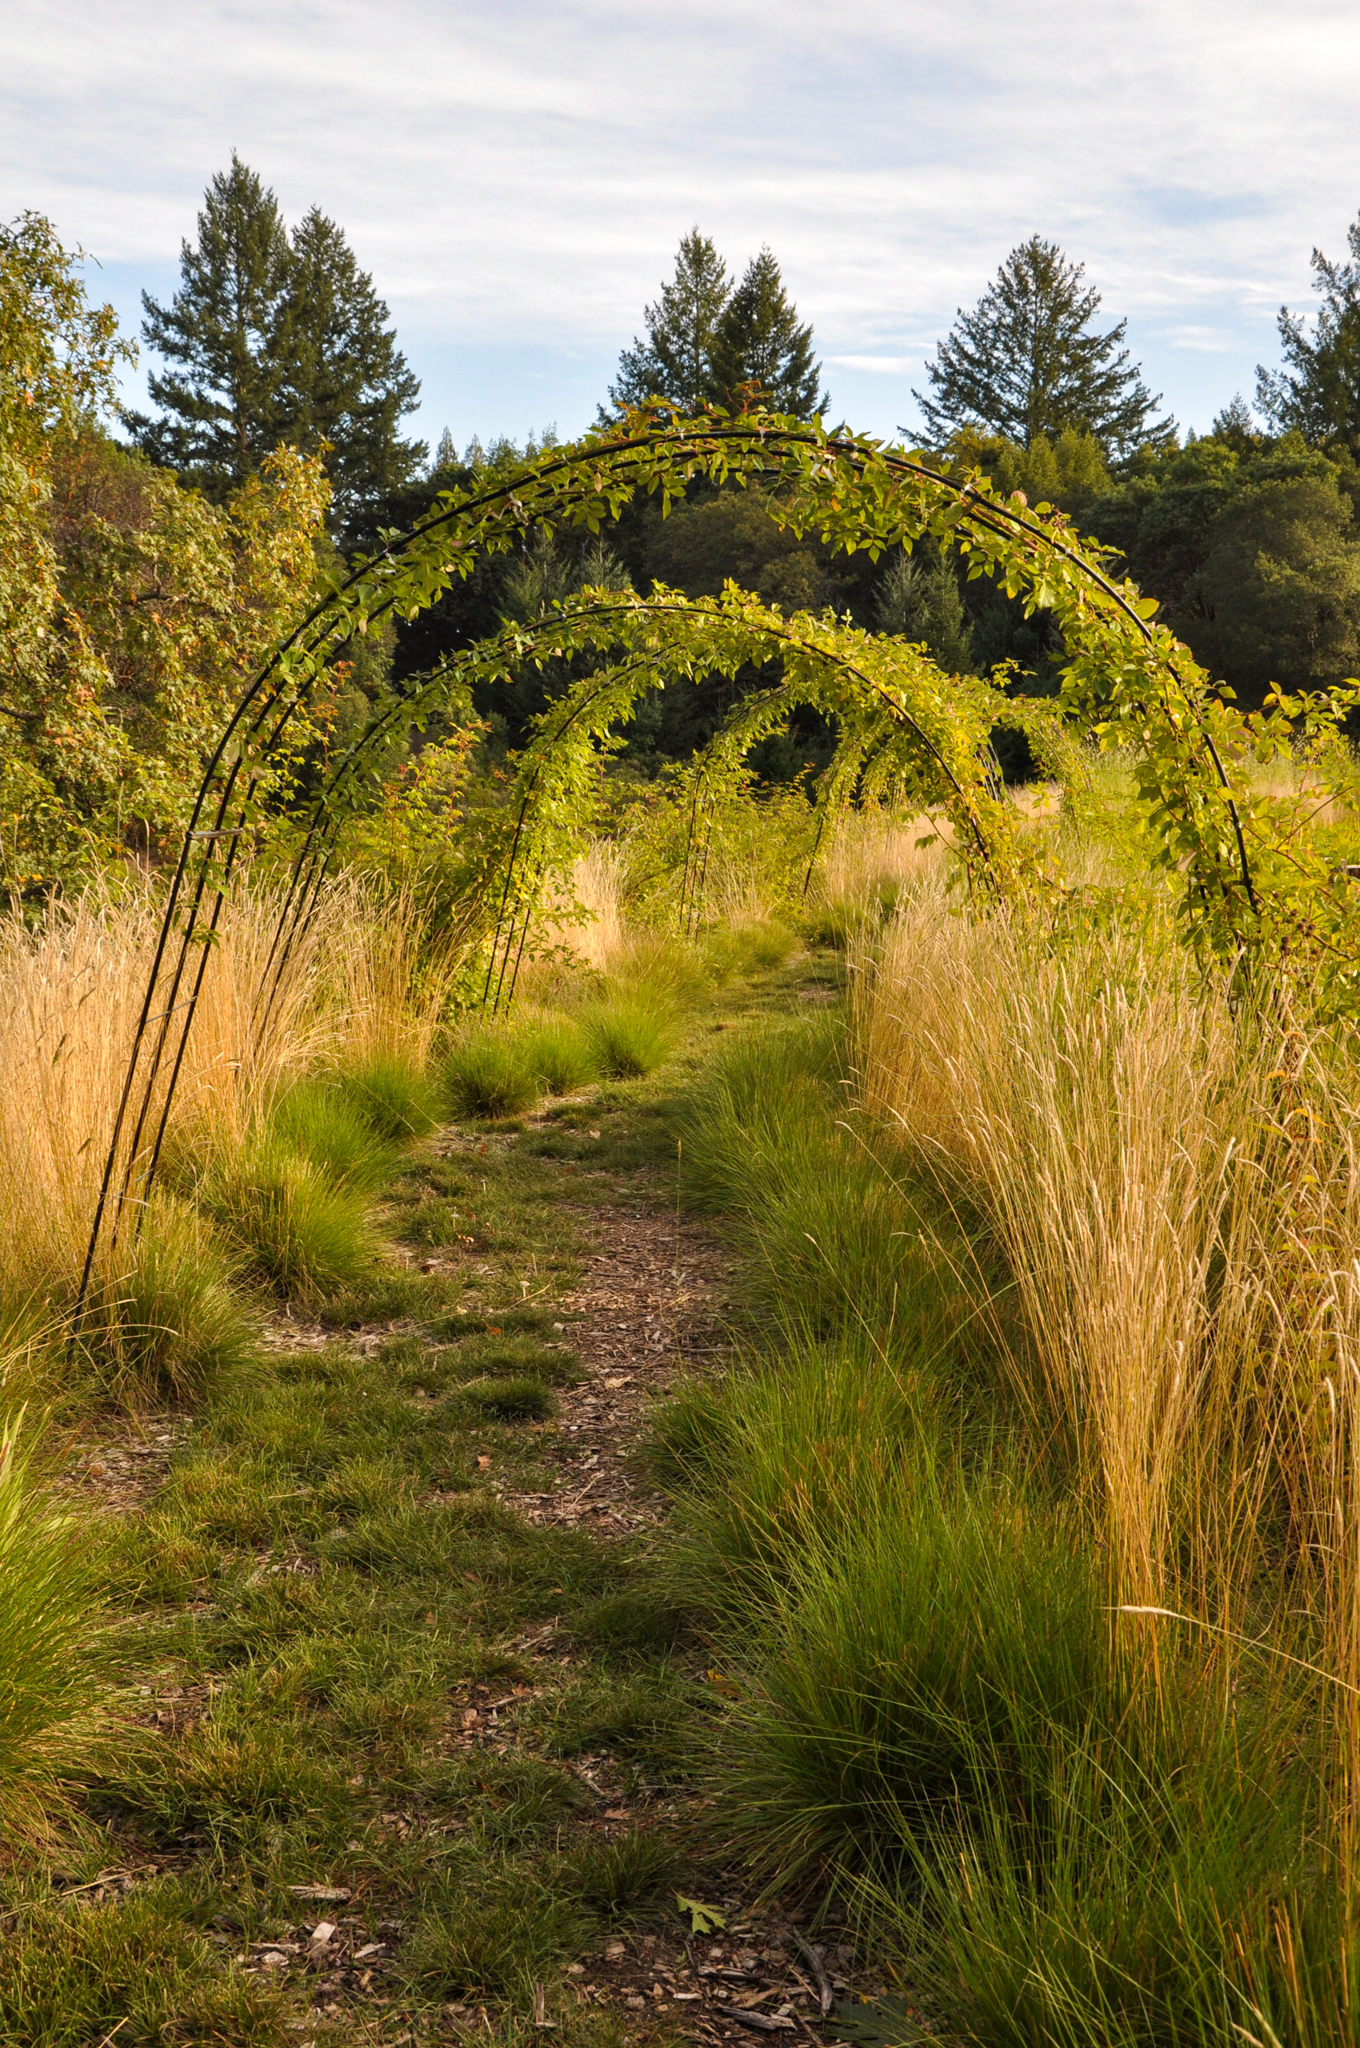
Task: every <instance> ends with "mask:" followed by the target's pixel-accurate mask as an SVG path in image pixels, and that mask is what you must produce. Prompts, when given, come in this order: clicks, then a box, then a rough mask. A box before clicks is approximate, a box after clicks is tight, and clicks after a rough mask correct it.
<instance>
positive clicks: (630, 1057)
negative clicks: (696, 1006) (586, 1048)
mask: <svg viewBox="0 0 1360 2048" xmlns="http://www.w3.org/2000/svg"><path fill="white" fill-rule="evenodd" d="M582 1024H583V1027H584V1030H585V1033H586V1037H587V1041H588V1043H589V1045H590V1048H591V1052H592V1055H593V1057H594V1060H595V1063H596V1065H597V1067H598V1069H599V1071H600V1072H601V1073H602V1074H606V1075H608V1076H609V1077H610V1078H611V1079H614V1080H625V1081H631V1080H637V1079H639V1078H641V1076H643V1075H644V1074H650V1073H652V1072H653V1071H654V1070H655V1069H656V1068H657V1067H659V1066H660V1065H661V1064H662V1062H663V1061H664V1060H665V1059H666V1058H667V1057H668V1056H669V1055H670V1054H671V1053H672V1052H673V1051H674V1049H675V1045H676V1042H677V1040H678V1038H679V1035H680V1027H679V1022H678V1020H677V1016H676V1013H675V1011H674V1009H673V1008H672V1007H671V1005H670V1004H669V1003H668V1002H666V1001H664V1000H662V999H661V998H660V997H659V996H658V995H657V994H656V993H654V992H651V991H647V992H644V993H642V994H639V995H631V996H630V995H616V996H611V997H607V998H605V999H604V1000H602V1001H600V1002H598V1003H595V1004H592V1005H590V1006H589V1007H588V1008H587V1009H586V1010H584V1011H583V1012H582Z"/></svg>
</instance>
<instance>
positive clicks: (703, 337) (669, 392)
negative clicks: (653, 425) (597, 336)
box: [600, 227, 731, 423]
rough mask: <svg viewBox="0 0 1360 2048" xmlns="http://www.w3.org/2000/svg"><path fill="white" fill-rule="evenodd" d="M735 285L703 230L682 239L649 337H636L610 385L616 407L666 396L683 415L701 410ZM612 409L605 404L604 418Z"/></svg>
mask: <svg viewBox="0 0 1360 2048" xmlns="http://www.w3.org/2000/svg"><path fill="white" fill-rule="evenodd" d="M730 295H731V287H730V286H729V284H728V281H727V266H726V265H725V264H724V262H723V260H722V258H721V256H719V254H718V252H717V250H716V249H715V248H714V246H713V244H712V242H711V241H710V240H709V238H708V236H707V235H701V234H700V232H699V230H698V228H697V227H694V228H691V230H690V232H689V233H688V234H687V235H685V236H683V237H682V238H681V242H680V247H679V250H678V252H677V254H676V259H675V276H674V277H673V278H672V279H671V282H670V283H669V284H663V285H662V287H661V297H660V298H659V299H658V301H657V302H656V304H655V305H653V306H648V307H647V308H646V311H645V313H644V315H643V318H644V320H645V321H646V325H647V339H646V340H645V341H643V340H642V339H641V337H640V336H634V339H633V346H632V347H631V348H626V349H625V350H624V351H623V353H622V355H621V356H620V357H619V373H618V378H617V381H616V382H615V383H613V384H611V385H610V387H609V397H610V401H611V403H612V405H613V406H614V408H615V410H616V411H618V412H622V411H623V410H624V408H625V407H626V406H630V405H640V404H642V402H643V401H644V400H645V399H648V398H664V399H666V400H668V401H669V403H670V404H671V405H673V406H675V407H676V408H677V410H678V411H680V412H682V413H695V412H698V410H699V409H700V407H701V406H702V405H703V404H704V402H705V401H706V400H707V399H708V398H709V397H710V395H711V393H712V389H713V351H714V346H715V344H716V341H717V337H718V327H719V324H720V322H721V320H722V317H723V314H724V312H725V311H726V308H727V302H728V299H729V297H730ZM608 418H609V415H608V413H606V412H605V410H604V408H603V407H601V410H600V419H601V422H602V423H605V422H607V420H608Z"/></svg>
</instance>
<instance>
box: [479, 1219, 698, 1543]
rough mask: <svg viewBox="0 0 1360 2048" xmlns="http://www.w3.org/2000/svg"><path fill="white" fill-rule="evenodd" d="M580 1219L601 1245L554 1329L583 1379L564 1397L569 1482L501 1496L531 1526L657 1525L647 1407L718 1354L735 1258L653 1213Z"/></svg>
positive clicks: (662, 1504)
mask: <svg viewBox="0 0 1360 2048" xmlns="http://www.w3.org/2000/svg"><path fill="white" fill-rule="evenodd" d="M579 1213H580V1217H581V1221H582V1223H583V1224H584V1226H585V1228H586V1231H587V1233H588V1235H589V1237H590V1238H592V1239H593V1240H594V1242H595V1243H596V1244H597V1245H598V1246H599V1249H598V1250H597V1251H595V1252H594V1253H593V1255H592V1256H591V1258H590V1261H589V1266H588V1269H587V1272H586V1275H585V1277H584V1279H583V1280H582V1281H581V1283H580V1285H579V1286H576V1287H573V1288H570V1289H568V1290H567V1291H566V1292H565V1293H564V1294H563V1295H562V1296H561V1297H560V1303H561V1310H562V1314H561V1319H560V1321H559V1322H557V1323H555V1324H554V1329H555V1330H556V1331H558V1332H559V1333H560V1334H561V1336H562V1338H563V1341H564V1342H566V1343H569V1344H570V1346H571V1348H572V1349H573V1350H574V1351H575V1352H576V1353H577V1354H578V1355H579V1357H580V1360H581V1364H582V1366H583V1368H584V1370H585V1374H586V1377H585V1378H584V1379H583V1380H582V1382H581V1384H580V1385H579V1386H577V1387H573V1388H569V1389H567V1390H565V1391H564V1392H563V1394H562V1396H561V1403H560V1412H559V1414H558V1417H557V1419H556V1424H555V1426H556V1429H557V1431H558V1433H559V1435H560V1437H561V1438H562V1449H563V1451H564V1452H565V1453H566V1456H565V1457H564V1458H563V1459H562V1460H561V1461H560V1463H561V1468H562V1477H561V1479H560V1481H559V1482H558V1484H557V1485H556V1486H554V1487H553V1489H552V1491H551V1492H549V1493H529V1494H521V1493H506V1494H504V1495H503V1496H502V1497H503V1498H504V1499H505V1501H506V1503H507V1505H509V1506H511V1507H514V1508H516V1509H517V1510H518V1511H519V1512H520V1513H521V1514H523V1515H524V1516H526V1518H527V1519H528V1520H529V1521H531V1522H535V1523H540V1522H576V1523H584V1524H585V1525H587V1526H589V1527H592V1528H596V1529H600V1530H602V1531H603V1530H609V1529H614V1530H617V1531H628V1530H635V1529H641V1528H645V1527H654V1526H656V1525H657V1524H658V1523H660V1522H661V1521H662V1520H663V1519H664V1516H665V1512H666V1501H665V1499H664V1497H663V1496H661V1495H660V1494H658V1493H656V1492H655V1490H654V1489H652V1488H651V1487H650V1485H649V1484H648V1481H647V1478H646V1475H645V1473H643V1472H642V1471H641V1470H640V1468H639V1465H638V1461H637V1458H636V1455H635V1453H636V1448H637V1444H638V1441H639V1439H640V1438H641V1437H642V1435H643V1434H644V1432H645V1429H646V1418H647V1411H648V1408H649V1406H650V1404H651V1403H652V1402H653V1401H655V1400H656V1399H657V1397H658V1396H659V1395H661V1394H664V1393H665V1392H666V1391H667V1389H668V1388H669V1387H670V1385H671V1384H672V1383H673V1381H674V1380H675V1378H676V1375H677V1374H678V1373H679V1372H681V1371H683V1370H685V1369H686V1368H689V1367H692V1366H696V1365H700V1364H702V1363H705V1362H707V1361H708V1360H710V1359H711V1358H712V1357H713V1356H714V1354H715V1353H716V1352H718V1351H720V1350H721V1348H722V1314H723V1308H724V1304H725V1300H726V1294H727V1284H728V1271H729V1267H730V1259H729V1258H728V1257H727V1255H726V1254H725V1253H724V1250H723V1248H722V1246H721V1245H720V1244H719V1243H718V1242H717V1241H716V1240H715V1239H714V1238H713V1237H712V1236H711V1235H710V1234H709V1233H707V1232H705V1231H704V1230H702V1229H701V1228H699V1227H698V1226H696V1225H695V1224H693V1223H691V1222H690V1221H688V1220H687V1219H685V1218H676V1217H675V1216H667V1215H666V1214H665V1213H664V1212H662V1211H659V1210H656V1209H646V1208H627V1209H625V1208H618V1207H613V1206H609V1205H605V1206H602V1207H600V1208H598V1209H592V1210H589V1211H582V1212H579Z"/></svg>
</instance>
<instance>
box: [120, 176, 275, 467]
mask: <svg viewBox="0 0 1360 2048" xmlns="http://www.w3.org/2000/svg"><path fill="white" fill-rule="evenodd" d="M289 256H290V251H289V247H288V235H287V231H286V229H285V227H284V224H283V216H282V214H281V213H280V212H279V207H278V202H277V200H276V199H275V197H274V194H273V193H272V192H267V191H266V190H265V188H264V186H263V185H262V184H261V182H260V180H259V178H258V177H257V176H256V174H255V172H254V171H252V170H250V169H248V167H247V166H246V165H245V164H243V163H242V162H241V159H240V157H239V156H237V154H236V152H235V151H234V150H233V151H232V158H231V168H230V170H227V171H219V172H218V173H217V175H216V176H215V177H214V178H213V179H212V181H211V183H210V184H209V186H208V189H207V192H206V194H205V195H204V203H203V209H202V211H201V213H200V214H199V216H198V241H197V243H196V244H195V243H192V242H182V243H181V244H180V252H179V264H180V276H181V279H182V283H181V285H180V288H179V290H178V291H177V292H176V293H175V296H174V298H173V299H172V300H171V302H170V304H169V305H168V306H161V305H158V304H157V302H156V300H155V299H153V298H152V296H151V294H150V293H149V292H143V293H142V307H143V310H144V313H145V316H146V317H145V319H144V320H143V322H142V338H143V340H144V341H145V342H146V344H147V347H148V348H151V349H154V350H155V352H156V354H157V355H158V356H159V357H160V358H161V360H162V361H163V362H165V363H167V364H169V365H170V366H171V367H170V368H168V369H167V370H165V371H164V372H156V371H153V372H152V374H151V376H150V378H149V380H148V384H149V388H150V392H151V397H152V399H153V401H154V403H155V404H156V405H158V406H160V407H161V408H162V410H163V413H164V414H165V415H167V416H166V417H162V418H161V419H148V418H146V417H145V416H143V415H140V414H132V415H130V416H129V419H128V425H129V426H130V427H131V429H132V431H133V433H134V434H135V436H136V438H137V439H138V440H139V441H140V442H141V444H142V446H143V447H144V448H145V449H146V450H147V452H148V454H149V455H150V456H151V458H152V460H153V461H155V462H159V463H162V464H164V465H165V466H166V467H167V468H170V469H177V470H180V471H182V472H184V473H186V474H189V475H191V476H192V477H193V479H194V481H195V482H196V483H199V484H201V485H202V486H203V488H204V489H205V490H206V491H207V492H208V493H209V495H210V496H212V497H216V498H223V497H225V496H226V494H227V493H228V492H229V491H231V490H234V489H235V488H236V487H237V485H239V484H240V483H242V482H243V481H244V480H245V478H246V477H247V476H249V475H250V474H251V473H252V472H253V471H254V470H255V469H257V468H258V467H259V464H260V462H261V461H262V459H263V458H264V457H265V456H266V455H267V454H268V453H269V451H270V449H271V448H273V447H275V446H276V445H277V443H278V441H279V440H280V439H281V438H282V435H281V432H280V428H281V423H282V418H283V409H282V405H281V394H282V388H283V383H284V375H285V370H284V364H283V362H282V361H281V359H280V349H279V339H280V336H279V327H280V320H281V316H282V312H283V305H284V299H285V295H286V291H287V279H288V269H289Z"/></svg>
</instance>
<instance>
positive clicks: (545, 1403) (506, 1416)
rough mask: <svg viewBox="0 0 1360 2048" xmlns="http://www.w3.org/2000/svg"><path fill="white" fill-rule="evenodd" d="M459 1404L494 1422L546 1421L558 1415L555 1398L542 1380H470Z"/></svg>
mask: <svg viewBox="0 0 1360 2048" xmlns="http://www.w3.org/2000/svg"><path fill="white" fill-rule="evenodd" d="M458 1399H459V1402H460V1404H461V1405H463V1406H466V1407H468V1408H470V1409H472V1410H473V1412H474V1413H476V1414H479V1415H486V1416H490V1417H491V1418H492V1419H493V1420H495V1421H497V1422H546V1421H547V1420H548V1418H549V1417H550V1416H552V1415H556V1413H557V1396H556V1395H555V1394H554V1393H553V1391H552V1388H551V1387H545V1386H544V1384H543V1382H542V1380H536V1379H528V1378H520V1379H488V1380H472V1381H470V1382H469V1383H468V1384H467V1385H466V1386H464V1387H463V1388H462V1389H461V1391H460V1393H459V1396H458Z"/></svg>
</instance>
